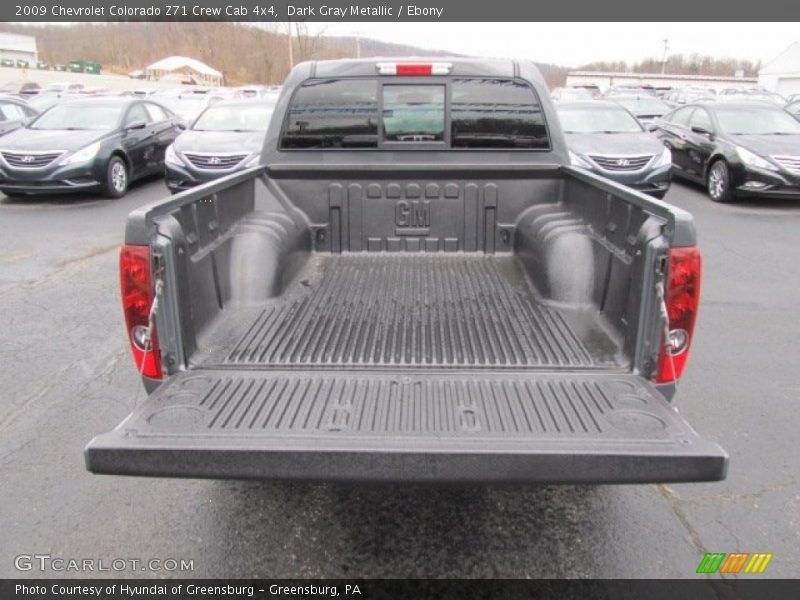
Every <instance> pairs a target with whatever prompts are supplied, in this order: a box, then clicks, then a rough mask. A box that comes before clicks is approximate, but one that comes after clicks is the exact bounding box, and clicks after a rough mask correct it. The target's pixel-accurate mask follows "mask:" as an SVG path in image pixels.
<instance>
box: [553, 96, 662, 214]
mask: <svg viewBox="0 0 800 600" xmlns="http://www.w3.org/2000/svg"><path fill="white" fill-rule="evenodd" d="M556 109H557V111H558V117H559V120H560V121H561V127H562V129H563V130H564V135H565V137H566V139H567V148H568V149H569V153H570V160H571V161H572V164H573V166H576V167H580V168H582V169H588V170H590V171H594V172H595V173H598V174H600V175H602V176H604V177H607V178H609V179H613V180H614V181H616V182H618V183H622V184H624V185H627V186H628V187H632V188H634V189H636V190H639V191H642V192H645V193H647V194H650V195H651V196H655V197H657V198H663V197H664V194H666V193H667V190H668V189H669V184H670V179H671V177H670V165H671V164H672V159H671V157H670V154H669V150H668V149H666V148H665V147H664V145H663V143H662V142H660V141H659V140H658V138H656V137H655V136H654V135H652V134H650V133H647V132H646V131H645V130H644V128H643V127H642V125H641V123H639V121H637V120H636V118H635V117H634V116H633V115H632V114H631V113H630V112H628V111H627V110H625V109H624V108H623V107H621V106H620V105H619V104H616V103H614V102H601V101H596V100H595V101H590V102H564V103H561V104H558V105H557V106H556Z"/></svg>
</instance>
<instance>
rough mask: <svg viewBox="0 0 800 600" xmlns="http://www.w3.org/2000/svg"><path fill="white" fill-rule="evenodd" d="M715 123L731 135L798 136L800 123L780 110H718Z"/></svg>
mask: <svg viewBox="0 0 800 600" xmlns="http://www.w3.org/2000/svg"><path fill="white" fill-rule="evenodd" d="M716 112H717V121H719V126H720V129H721V130H722V131H724V132H725V133H729V134H731V135H800V122H798V121H797V120H796V119H794V118H792V116H791V115H790V114H788V113H786V112H784V111H782V110H764V109H758V108H752V109H750V108H718V109H717V111H716Z"/></svg>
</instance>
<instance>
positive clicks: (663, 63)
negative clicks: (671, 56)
mask: <svg viewBox="0 0 800 600" xmlns="http://www.w3.org/2000/svg"><path fill="white" fill-rule="evenodd" d="M667 50H669V40H664V54H663V56H662V57H661V74H662V75H663V74H664V73H665V72H666V70H667Z"/></svg>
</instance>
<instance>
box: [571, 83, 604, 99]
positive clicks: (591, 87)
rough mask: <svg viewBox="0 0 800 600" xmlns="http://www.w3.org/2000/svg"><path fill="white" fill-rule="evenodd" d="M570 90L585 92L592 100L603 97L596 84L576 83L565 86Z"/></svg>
mask: <svg viewBox="0 0 800 600" xmlns="http://www.w3.org/2000/svg"><path fill="white" fill-rule="evenodd" d="M567 87H569V88H570V89H580V90H586V91H587V92H589V93H590V94H591V95H592V98H599V97H600V96H602V95H603V92H602V91H601V90H600V87H599V86H598V85H597V84H596V83H578V84H572V85H569V86H567Z"/></svg>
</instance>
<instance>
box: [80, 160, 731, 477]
mask: <svg viewBox="0 0 800 600" xmlns="http://www.w3.org/2000/svg"><path fill="white" fill-rule="evenodd" d="M477 172H479V171H477ZM475 173H476V170H475V169H474V168H469V169H467V168H466V167H463V168H461V167H458V168H454V169H450V170H448V171H442V170H441V169H440V168H439V167H435V166H425V165H415V166H413V167H409V168H407V169H405V170H394V167H393V170H391V171H389V172H387V173H383V172H382V171H380V170H378V171H376V170H375V169H373V168H364V169H354V168H351V169H350V170H347V171H341V170H339V169H335V168H333V167H332V166H331V167H327V171H326V170H325V168H323V167H322V166H320V165H319V164H316V163H315V164H313V165H308V166H304V165H301V166H292V167H287V168H285V169H281V168H276V167H271V168H270V170H269V173H268V174H265V173H263V172H262V173H258V174H253V173H249V174H248V173H245V174H242V175H238V176H235V177H233V176H232V177H230V178H229V179H228V180H227V181H223V182H220V183H215V184H209V185H207V186H205V187H204V188H202V189H200V190H197V191H194V192H192V193H185V194H181V195H178V196H175V197H173V198H172V199H171V200H169V201H167V202H164V203H160V204H158V205H154V206H151V207H143V208H142V209H141V210H140V211H138V212H137V213H134V214H133V215H132V216H131V219H130V220H129V223H128V231H127V241H128V243H134V244H136V243H138V244H145V243H146V244H149V245H150V247H151V248H153V251H154V252H155V253H156V255H157V260H156V263H155V269H156V272H159V270H163V273H164V274H165V276H166V280H165V281H164V296H163V298H162V307H161V310H160V312H159V314H158V321H157V325H158V338H159V342H160V350H161V359H162V360H161V362H162V364H165V365H167V370H168V374H169V377H168V379H167V380H166V381H164V382H163V383H162V382H158V381H150V382H147V383H148V385H150V390H151V391H152V393H151V395H150V397H149V398H148V399H147V400H146V401H145V402H144V403H142V404H141V405H139V406H137V407H136V409H135V410H134V411H133V413H132V414H131V415H130V416H129V417H128V418H127V419H125V421H123V422H122V423H121V424H120V425H119V426H118V427H117V428H116V429H115V430H113V431H110V432H108V433H105V434H102V435H100V436H98V437H96V438H95V439H94V440H93V441H92V442H91V443H90V444H89V446H88V447H87V450H86V461H87V466H88V468H89V469H90V470H91V471H93V472H96V473H116V474H127V475H161V476H178V477H215V478H274V479H314V480H331V481H354V480H357V481H423V482H444V481H458V482H489V481H495V482H531V481H542V482H603V481H608V482H612V481H613V482H649V481H703V480H713V479H719V478H721V477H724V474H725V469H726V465H727V457H726V455H725V453H724V451H722V450H721V449H720V448H719V447H718V446H717V445H715V444H713V443H710V442H707V441H705V440H703V439H701V438H700V437H698V436H697V434H696V433H695V432H694V431H693V430H692V429H691V427H690V426H689V425H688V424H687V423H686V422H685V421H684V420H683V419H682V418H681V416H680V415H679V414H678V412H677V410H675V408H674V407H672V406H671V405H670V403H669V401H668V399H667V397H665V394H668V393H669V391H670V390H669V388H667V389H665V388H664V387H663V386H661V387H659V386H657V385H655V384H653V383H652V381H651V379H652V372H653V366H654V362H653V357H654V356H656V355H657V353H658V351H659V348H658V346H657V345H656V344H657V343H658V340H659V338H660V334H661V330H660V322H659V320H658V307H657V306H656V305H655V303H654V301H653V298H652V293H653V292H652V290H653V289H654V287H655V273H656V266H657V264H658V261H659V256H663V253H664V251H665V249H666V247H667V246H666V241H665V237H664V233H665V232H670V234H671V235H673V238H674V237H675V236H677V235H678V233H673V232H683V233H682V235H687V236H689V235H691V234H692V231H691V229H688V228H687V227H679V226H678V223H677V219H679V218H682V214H681V213H679V212H676V211H673V210H671V209H668V208H667V207H666V206H664V205H661V204H659V203H657V202H655V201H652V200H650V199H646V198H644V197H642V196H640V195H637V194H633V193H631V192H627V191H625V190H621V189H619V188H618V187H615V186H614V185H613V184H610V183H606V182H603V181H601V180H597V179H596V178H594V179H592V178H588V177H587V176H585V175H583V174H580V173H578V172H576V171H574V170H569V171H564V170H561V169H556V170H552V169H545V170H540V171H536V170H531V169H529V168H524V169H523V168H510V169H507V170H492V171H491V172H490V173H489V174H487V179H486V180H483V181H478V182H475V180H474V177H475ZM421 196H424V199H420V198H421ZM415 203H416V204H415ZM408 211H412V212H413V214H414V217H413V220H412V219H411V217H409V214H412V213H409V212H408ZM414 211H416V212H414Z"/></svg>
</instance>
